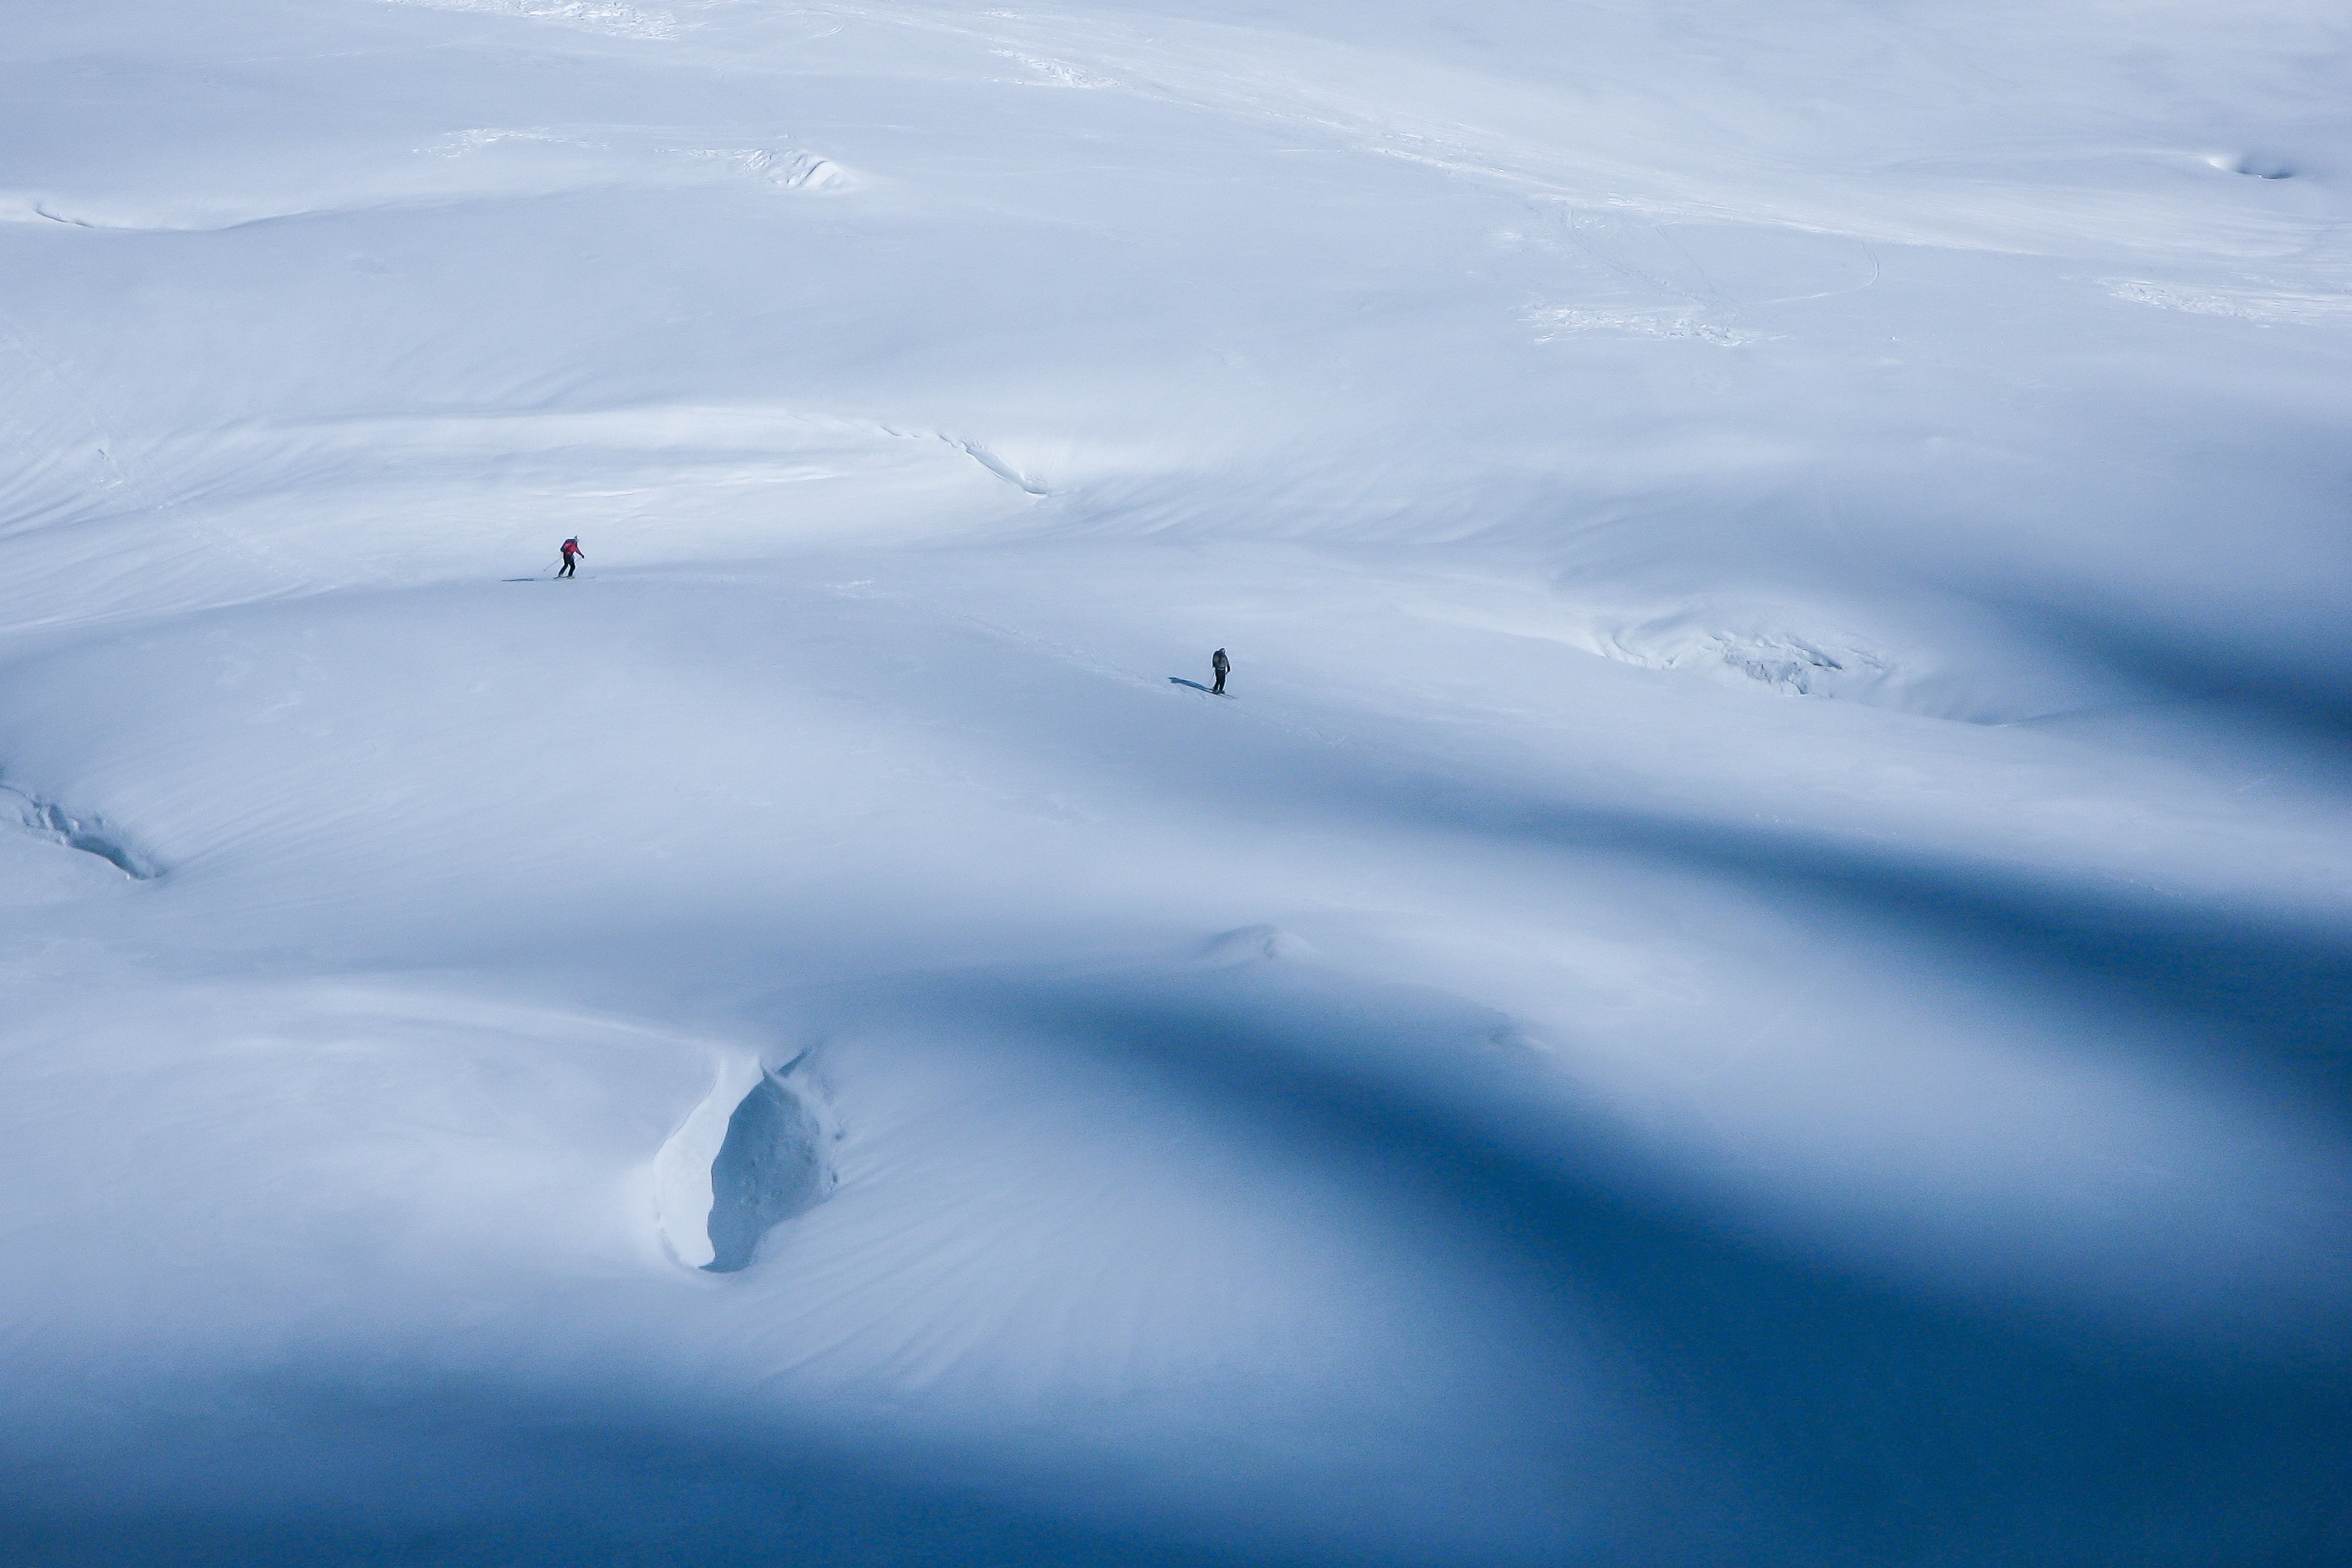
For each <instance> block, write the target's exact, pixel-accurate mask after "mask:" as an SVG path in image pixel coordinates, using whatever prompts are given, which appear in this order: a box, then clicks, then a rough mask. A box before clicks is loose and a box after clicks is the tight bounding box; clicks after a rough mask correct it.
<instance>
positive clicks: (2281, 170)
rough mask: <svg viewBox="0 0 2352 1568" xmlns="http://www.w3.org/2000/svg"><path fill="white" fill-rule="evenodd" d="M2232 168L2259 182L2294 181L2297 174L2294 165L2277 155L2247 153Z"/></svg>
mask: <svg viewBox="0 0 2352 1568" xmlns="http://www.w3.org/2000/svg"><path fill="white" fill-rule="evenodd" d="M2231 168H2232V169H2233V170H2235V171H2236V172H2237V173H2239V174H2252V176H2253V177H2254V178H2255V179H2257V180H2292V179H2293V178H2294V174H2295V168H2294V164H2293V163H2290V162H2288V161H2287V160H2286V159H2284V158H2282V157H2280V156H2279V155H2278V154H2277V153H2245V154H2243V155H2242V156H2241V157H2240V158H2239V159H2238V161H2237V162H2236V163H2232V164H2231Z"/></svg>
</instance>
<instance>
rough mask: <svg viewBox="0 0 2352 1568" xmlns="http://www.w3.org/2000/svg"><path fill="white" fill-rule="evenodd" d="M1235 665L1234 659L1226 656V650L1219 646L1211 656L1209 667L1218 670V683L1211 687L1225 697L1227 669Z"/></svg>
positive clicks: (1218, 694) (1217, 693)
mask: <svg viewBox="0 0 2352 1568" xmlns="http://www.w3.org/2000/svg"><path fill="white" fill-rule="evenodd" d="M1233 667H1234V661H1233V660H1232V659H1229V658H1226V657H1225V650H1224V649H1223V648H1219V649H1218V650H1217V651H1216V652H1215V653H1213V654H1211V655H1210V656H1209V668H1211V669H1213V670H1215V671H1216V672H1217V684H1216V685H1215V686H1213V687H1212V688H1211V690H1212V691H1213V692H1214V693H1215V694H1216V695H1217V696H1219V697H1223V695H1224V694H1225V671H1227V670H1229V669H1231V668H1233Z"/></svg>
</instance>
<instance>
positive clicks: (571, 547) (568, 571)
mask: <svg viewBox="0 0 2352 1568" xmlns="http://www.w3.org/2000/svg"><path fill="white" fill-rule="evenodd" d="M583 553H585V552H583V551H582V549H581V548H580V541H579V540H578V539H577V538H576V537H575V538H572V539H567V540H565V541H564V542H563V570H562V571H561V572H558V573H557V574H556V575H557V576H559V577H569V576H571V575H572V574H573V573H575V572H577V571H578V570H579V569H580V557H581V556H582V555H583Z"/></svg>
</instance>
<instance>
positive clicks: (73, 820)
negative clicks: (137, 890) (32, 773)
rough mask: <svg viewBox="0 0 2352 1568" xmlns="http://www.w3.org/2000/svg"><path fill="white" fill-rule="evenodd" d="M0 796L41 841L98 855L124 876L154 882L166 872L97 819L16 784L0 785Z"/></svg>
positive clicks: (17, 817) (18, 819)
mask: <svg viewBox="0 0 2352 1568" xmlns="http://www.w3.org/2000/svg"><path fill="white" fill-rule="evenodd" d="M0 795H7V796H11V797H13V800H14V803H15V805H16V820H17V821H18V822H20V823H22V824H23V825H24V826H26V827H29V828H31V829H32V830H33V831H34V832H36V833H37V834H39V835H40V836H41V837H44V838H47V839H49V840H51V841H53V842H55V843H58V844H62V845H64V846H65V847H67V848H68V849H79V850H80V851H81V852H82V853H83V854H85V855H95V856H97V857H98V858H100V859H101V860H104V861H106V862H107V863H108V864H110V865H111V866H112V867H113V868H115V869H116V870H118V871H121V873H122V874H123V875H124V876H126V877H131V878H133V879H137V880H139V881H142V882H145V881H152V879H155V878H156V877H158V876H161V875H162V874H163V868H161V867H159V866H157V865H156V864H155V863H154V862H152V861H151V860H149V859H148V858H146V857H145V856H144V855H142V854H140V853H139V852H138V851H137V850H135V849H133V848H131V847H130V846H129V845H128V844H126V843H124V842H123V841H122V839H121V837H117V836H116V835H115V834H114V833H113V832H111V831H110V830H109V829H108V827H107V826H106V825H105V824H104V823H103V822H101V821H100V820H99V819H98V818H97V817H94V816H91V817H81V816H74V815H73V814H72V813H70V812H68V811H67V810H66V809H65V807H63V806H61V805H58V804H57V802H55V801H51V800H43V799H41V798H40V797H39V796H37V795H28V794H26V792H25V791H23V790H21V789H18V788H16V786H15V785H14V784H0Z"/></svg>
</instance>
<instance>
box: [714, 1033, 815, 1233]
mask: <svg viewBox="0 0 2352 1568" xmlns="http://www.w3.org/2000/svg"><path fill="white" fill-rule="evenodd" d="M834 1180H835V1178H834V1174H833V1173H832V1172H831V1171H830V1170H828V1169H827V1168H826V1166H825V1163H824V1127H823V1125H822V1124H821V1123H820V1122H819V1121H817V1119H816V1116H815V1115H814V1112H812V1111H811V1110H810V1109H809V1107H808V1105H807V1104H806V1103H805V1102H804V1101H803V1100H802V1099H801V1097H800V1096H799V1095H798V1094H796V1093H794V1092H793V1089H791V1088H789V1087H788V1086H787V1085H786V1084H785V1082H784V1081H783V1079H782V1077H781V1076H780V1075H778V1074H775V1073H762V1074H761V1076H760V1081H759V1082H758V1083H757V1084H755V1085H753V1086H752V1089H751V1093H749V1094H747V1095H745V1096H744V1097H743V1098H742V1100H740V1101H739V1102H738V1103H737V1105H736V1107H735V1113H734V1114H733V1115H732V1116H730V1117H729V1118H728V1120H727V1138H726V1141H725V1142H722V1143H721V1144H720V1145H719V1157H718V1158H717V1159H715V1160H713V1161H712V1162H711V1163H710V1220H709V1235H710V1261H709V1262H708V1263H706V1264H704V1265H703V1266H702V1267H703V1268H707V1269H709V1271H710V1272H711V1273H713V1274H732V1273H735V1272H737V1271H738V1270H740V1269H742V1268H749V1267H750V1266H751V1258H752V1255H753V1254H754V1253H756V1252H757V1251H758V1250H759V1247H760V1240H761V1237H764V1236H766V1235H767V1234H768V1232H770V1231H771V1230H773V1229H774V1228H775V1227H776V1226H779V1225H781V1224H782V1223H783V1222H784V1221H785V1220H788V1219H790V1218H792V1217H793V1215H798V1214H804V1213H806V1212H807V1211H808V1210H810V1209H811V1208H814V1207H815V1206H816V1205H817V1204H818V1203H820V1202H822V1201H823V1200H824V1195H825V1194H827V1193H829V1192H831V1191H832V1190H833V1185H834Z"/></svg>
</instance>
